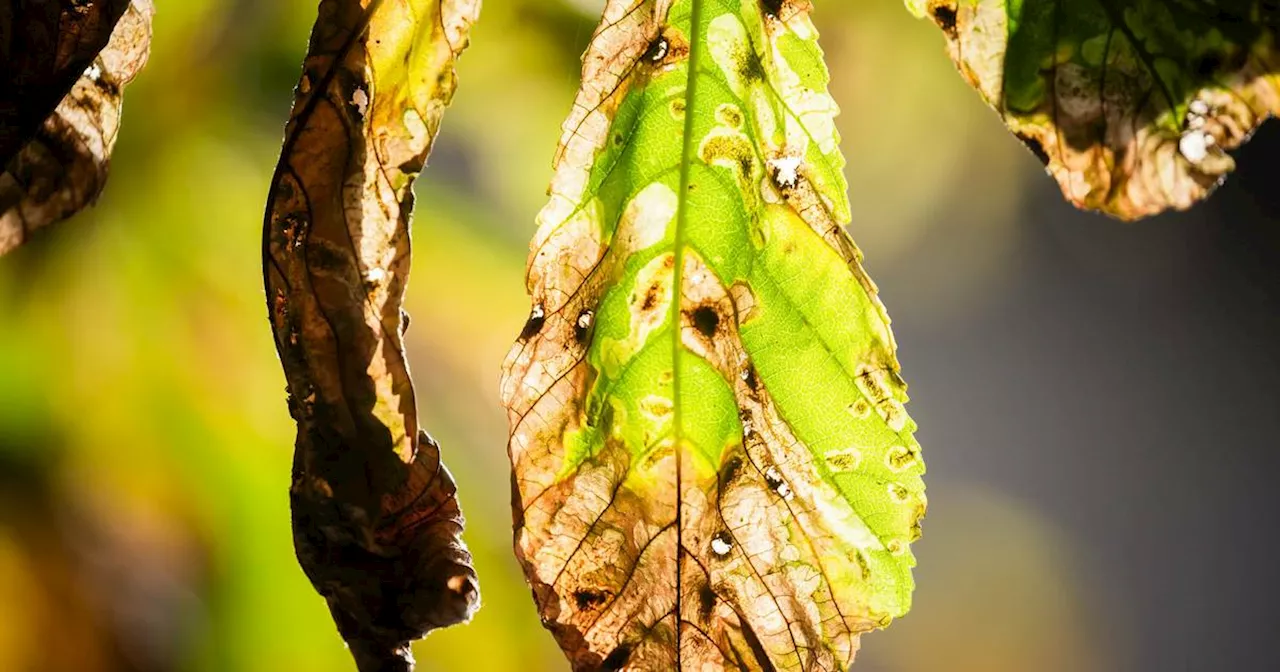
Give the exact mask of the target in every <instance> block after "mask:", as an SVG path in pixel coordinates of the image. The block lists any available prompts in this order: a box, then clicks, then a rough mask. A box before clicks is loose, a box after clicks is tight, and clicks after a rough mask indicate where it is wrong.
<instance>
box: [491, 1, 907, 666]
mask: <svg viewBox="0 0 1280 672" xmlns="http://www.w3.org/2000/svg"><path fill="white" fill-rule="evenodd" d="M809 10H810V6H809V3H808V2H805V1H803V0H781V1H778V0H763V1H762V0H732V1H731V0H675V1H674V2H673V1H669V0H611V1H610V2H608V3H607V5H606V8H605V10H604V19H603V22H602V24H601V26H600V28H599V29H598V30H597V32H596V33H595V36H594V38H593V40H592V43H591V46H590V47H589V49H588V51H587V53H586V55H585V57H584V66H583V86H582V90H581V91H580V93H579V95H578V98H577V101H576V102H575V104H574V107H573V112H572V114H571V115H570V117H569V119H568V121H567V122H566V124H565V127H564V131H565V132H564V137H563V140H562V144H561V147H560V151H559V153H558V156H557V158H556V162H555V166H556V174H555V177H554V180H553V182H552V185H551V190H550V191H551V201H550V203H549V204H548V205H547V206H546V208H545V209H544V210H543V211H542V213H541V214H540V215H539V218H538V222H539V228H538V232H537V234H536V236H535V238H534V240H533V242H532V244H531V252H530V256H529V270H528V289H529V292H530V294H531V295H532V297H533V302H534V306H533V310H532V314H531V315H530V317H529V320H528V323H527V324H526V325H525V328H524V331H523V333H522V334H521V335H520V338H519V340H518V342H517V343H516V345H515V346H514V348H513V349H512V351H511V353H510V354H509V355H508V358H507V361H506V364H505V367H504V378H503V382H502V396H503V400H504V403H505V404H506V407H507V409H508V413H509V418H510V421H511V428H512V432H511V440H510V446H509V450H510V456H511V461H512V464H513V469H514V472H513V491H514V496H513V508H514V514H515V522H516V535H515V545H516V553H517V556H518V558H519V560H520V562H521V564H522V565H523V568H524V570H525V574H526V576H527V578H528V580H529V582H530V584H531V585H532V587H533V593H534V598H535V601H536V602H537V606H538V609H539V611H540V612H541V614H542V617H543V620H544V623H545V624H546V626H547V627H548V628H549V629H550V630H551V631H552V632H553V633H554V635H555V637H556V639H557V640H558V642H559V644H560V646H561V648H563V649H564V651H565V653H566V654H567V655H568V657H569V659H570V661H571V662H572V664H573V667H574V669H577V670H599V669H604V670H616V669H629V670H672V669H685V670H712V669H743V670H836V669H845V667H846V666H847V665H848V664H849V663H850V662H851V661H852V659H853V657H854V653H855V652H856V650H857V647H858V639H859V634H860V633H862V632H866V631H868V630H871V629H874V628H877V627H882V626H884V625H887V624H888V623H889V621H890V620H891V619H892V618H894V617H897V616H900V615H902V614H904V613H906V611H907V609H908V608H909V605H910V598H911V591H912V588H913V583H912V578H911V569H910V568H911V567H912V566H913V565H914V564H915V560H914V558H913V556H912V554H911V551H910V549H909V547H908V545H909V544H910V542H912V541H914V540H915V539H916V538H917V537H918V536H919V533H920V521H921V518H922V517H923V516H924V513H925V496H924V486H923V483H922V481H921V475H922V474H923V473H924V464H923V462H922V461H921V459H920V449H919V445H918V444H917V443H916V441H915V439H914V438H913V436H912V434H913V432H914V430H915V424H914V423H913V422H912V421H911V420H910V419H909V418H908V416H907V414H906V412H905V410H904V407H903V404H904V403H905V402H906V386H905V384H904V383H903V382H902V380H901V378H900V377H899V375H898V371H899V367H898V362H897V359H896V357H895V354H894V349H895V346H894V341H893V337H892V335H891V334H890V331H889V320H888V317H887V316H886V315H885V312H884V308H883V306H882V305H881V304H880V302H879V300H878V299H877V298H876V290H875V285H874V284H872V282H871V280H870V279H868V278H867V276H866V274H865V273H864V272H863V270H862V267H861V265H860V257H861V255H860V253H859V252H858V249H857V248H856V247H855V246H854V244H853V241H852V240H850V239H849V237H848V234H847V233H846V232H845V230H844V229H843V228H842V224H844V223H846V222H848V221H849V218H850V214H849V203H848V200H847V197H846V194H845V192H846V188H847V186H846V184H845V179H844V177H843V174H842V170H843V167H844V158H843V156H842V155H841V153H840V151H839V148H838V137H837V134H836V130H835V126H834V124H833V118H834V116H835V115H836V113H837V109H836V105H835V103H834V101H833V100H832V99H831V97H830V96H829V95H828V94H827V91H826V85H827V71H826V68H825V66H824V65H823V60H822V53H821V51H820V50H819V48H818V45H817V35H816V32H815V30H814V27H813V25H812V23H811V22H810V19H809ZM673 297H678V300H677V299H675V298H673Z"/></svg>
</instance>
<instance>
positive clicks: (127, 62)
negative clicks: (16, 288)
mask: <svg viewBox="0 0 1280 672" xmlns="http://www.w3.org/2000/svg"><path fill="white" fill-rule="evenodd" d="M49 4H56V3H49ZM154 12H155V7H154V6H153V5H152V3H151V0H133V2H132V3H131V4H130V5H129V6H128V8H127V10H126V11H125V12H124V15H123V16H121V17H120V20H119V22H118V23H116V24H115V31H114V32H112V33H111V39H110V41H109V42H108V43H107V46H106V48H104V49H103V50H102V51H101V52H100V53H98V54H97V56H96V57H95V58H94V59H93V61H92V64H91V65H90V66H89V67H88V68H87V69H86V70H84V74H82V75H81V76H80V78H79V79H78V80H76V82H75V84H74V85H73V86H72V87H71V91H70V92H68V93H67V95H66V97H65V98H63V99H62V102H61V103H59V104H58V107H57V108H56V109H55V110H54V111H53V114H51V115H50V116H49V118H48V119H45V121H44V124H43V125H41V126H40V127H39V128H38V129H37V130H36V132H35V135H34V136H33V137H31V138H30V139H29V140H28V141H27V143H26V145H24V146H23V147H22V148H21V149H20V150H19V151H18V153H17V154H15V155H14V156H13V158H12V159H11V160H10V161H9V162H8V165H6V166H5V170H4V172H3V173H0V254H4V253H5V252H8V251H9V250H12V249H13V248H15V247H17V246H19V245H21V244H22V243H23V242H25V241H26V240H27V237H28V236H29V235H30V234H31V233H32V232H33V231H35V230H36V229H39V228H41V227H44V226H48V225H50V224H54V223H56V222H59V221H61V220H63V219H66V218H68V217H70V216H72V215H74V214H75V213H77V212H79V211H80V210H82V209H84V208H85V207H87V206H89V205H90V204H92V203H93V202H94V201H95V200H97V198H98V195H99V194H101V193H102V189H103V187H105V186H106V181H107V168H108V165H109V164H110V162H111V151H112V149H114V148H115V144H116V133H117V132H118V131H119V130H120V113H121V108H122V106H123V104H124V98H123V93H124V87H125V85H126V84H128V83H129V82H131V81H133V78H134V77H136V76H137V74H138V73H139V72H140V71H141V70H142V67H143V66H144V65H145V64H146V62H147V54H148V52H149V51H150V47H151V16H152V14H154ZM0 123H3V122H0Z"/></svg>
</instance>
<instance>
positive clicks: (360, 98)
mask: <svg viewBox="0 0 1280 672" xmlns="http://www.w3.org/2000/svg"><path fill="white" fill-rule="evenodd" d="M351 104H352V105H355V106H356V111H357V112H359V113H360V116H362V117H363V116H364V113H365V111H367V110H368V109H369V94H367V93H365V92H364V89H359V88H358V89H356V90H355V93H353V94H351Z"/></svg>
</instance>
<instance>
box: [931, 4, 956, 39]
mask: <svg viewBox="0 0 1280 672" xmlns="http://www.w3.org/2000/svg"><path fill="white" fill-rule="evenodd" d="M929 13H930V14H931V15H932V16H933V22H934V23H936V24H938V27H939V28H941V29H942V32H944V33H946V34H947V38H948V39H952V40H954V39H956V36H957V35H958V32H957V31H956V8H955V6H954V5H934V6H933V7H932V8H930V10H929Z"/></svg>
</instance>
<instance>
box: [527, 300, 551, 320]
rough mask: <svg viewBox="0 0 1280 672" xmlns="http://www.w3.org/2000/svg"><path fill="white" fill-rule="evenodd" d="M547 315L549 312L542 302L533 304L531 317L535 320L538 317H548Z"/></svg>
mask: <svg viewBox="0 0 1280 672" xmlns="http://www.w3.org/2000/svg"><path fill="white" fill-rule="evenodd" d="M546 315H547V314H546V311H545V309H544V308H543V307H542V304H541V303H535V304H533V311H532V312H530V313H529V317H530V318H531V319H534V320H537V319H541V318H543V317H546Z"/></svg>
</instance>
